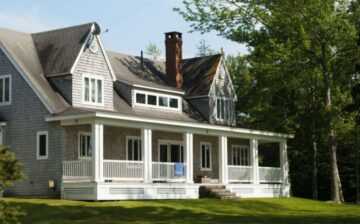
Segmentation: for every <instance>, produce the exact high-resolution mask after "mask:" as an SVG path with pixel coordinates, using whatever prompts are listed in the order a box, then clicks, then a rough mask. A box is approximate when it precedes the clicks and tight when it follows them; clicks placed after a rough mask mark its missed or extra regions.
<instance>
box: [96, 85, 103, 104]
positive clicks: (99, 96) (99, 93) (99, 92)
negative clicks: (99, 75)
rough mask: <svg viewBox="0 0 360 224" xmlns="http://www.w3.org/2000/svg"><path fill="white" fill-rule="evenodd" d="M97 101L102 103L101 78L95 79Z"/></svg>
mask: <svg viewBox="0 0 360 224" xmlns="http://www.w3.org/2000/svg"><path fill="white" fill-rule="evenodd" d="M97 94H98V95H97V102H98V103H102V80H97Z"/></svg>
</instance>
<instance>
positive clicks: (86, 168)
mask: <svg viewBox="0 0 360 224" xmlns="http://www.w3.org/2000/svg"><path fill="white" fill-rule="evenodd" d="M91 176H92V164H91V160H74V161H63V180H64V181H66V180H90V179H91Z"/></svg>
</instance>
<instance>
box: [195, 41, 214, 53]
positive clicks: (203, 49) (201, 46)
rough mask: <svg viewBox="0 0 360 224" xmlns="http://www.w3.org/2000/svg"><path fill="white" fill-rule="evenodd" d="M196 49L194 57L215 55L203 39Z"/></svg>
mask: <svg viewBox="0 0 360 224" xmlns="http://www.w3.org/2000/svg"><path fill="white" fill-rule="evenodd" d="M196 48H197V49H198V52H197V54H196V56H199V57H202V56H207V55H212V54H215V51H214V50H212V49H211V47H210V45H209V44H207V43H206V41H205V40H204V39H202V40H200V42H199V44H198V45H196Z"/></svg>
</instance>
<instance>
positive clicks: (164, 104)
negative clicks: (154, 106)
mask: <svg viewBox="0 0 360 224" xmlns="http://www.w3.org/2000/svg"><path fill="white" fill-rule="evenodd" d="M168 101H169V98H167V97H164V96H159V106H161V107H167V106H168V104H169V103H168Z"/></svg>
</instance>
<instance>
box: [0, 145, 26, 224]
mask: <svg viewBox="0 0 360 224" xmlns="http://www.w3.org/2000/svg"><path fill="white" fill-rule="evenodd" d="M21 179H23V175H22V173H21V165H20V164H19V162H18V160H17V159H16V157H15V155H14V154H13V153H12V152H11V151H10V148H8V147H4V146H2V145H0V223H4V224H7V223H18V220H17V217H18V216H20V215H22V213H21V212H19V211H18V209H17V208H14V207H11V206H9V204H8V203H7V202H5V201H3V200H2V199H1V197H2V193H3V191H4V189H5V188H6V187H10V186H12V185H13V184H14V182H15V181H17V180H21Z"/></svg>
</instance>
